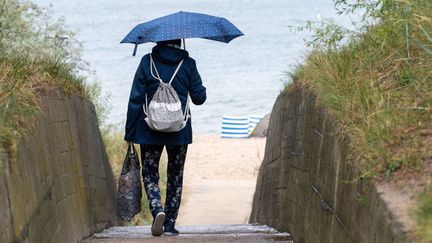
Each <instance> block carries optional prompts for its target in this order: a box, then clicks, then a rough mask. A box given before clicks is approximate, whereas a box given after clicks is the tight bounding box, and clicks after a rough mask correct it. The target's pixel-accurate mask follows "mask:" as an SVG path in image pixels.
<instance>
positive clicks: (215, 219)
mask: <svg viewBox="0 0 432 243" xmlns="http://www.w3.org/2000/svg"><path fill="white" fill-rule="evenodd" d="M264 148H265V138H249V139H223V138H220V137H219V135H216V134H198V135H195V136H194V138H193V143H192V144H191V145H190V146H189V148H188V154H187V158H186V163H185V172H184V195H183V199H182V202H181V207H180V211H179V216H178V220H177V224H178V225H192V224H236V223H238V224H240V223H246V222H247V221H248V219H249V214H250V211H251V207H252V197H253V194H254V192H255V184H256V177H257V172H258V169H259V166H260V164H261V161H262V158H263V156H264Z"/></svg>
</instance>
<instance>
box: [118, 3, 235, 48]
mask: <svg viewBox="0 0 432 243" xmlns="http://www.w3.org/2000/svg"><path fill="white" fill-rule="evenodd" d="M242 35H243V33H242V32H241V31H240V30H239V29H238V28H237V27H235V26H234V25H233V24H232V23H231V22H229V21H228V20H227V19H225V18H221V17H216V16H211V15H207V14H200V13H191V12H183V11H182V12H178V13H174V14H170V15H167V16H164V17H160V18H157V19H154V20H151V21H149V22H145V23H142V24H138V25H137V26H135V28H133V29H132V30H131V31H130V32H129V33H128V34H127V35H126V37H125V38H124V39H123V40H122V41H121V43H133V44H135V50H134V53H135V51H136V46H137V45H138V44H142V43H146V42H157V41H165V40H175V39H186V38H204V39H209V40H214V41H220V42H225V43H228V42H230V41H231V40H232V39H234V38H236V37H239V36H242Z"/></svg>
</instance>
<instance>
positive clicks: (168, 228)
mask: <svg viewBox="0 0 432 243" xmlns="http://www.w3.org/2000/svg"><path fill="white" fill-rule="evenodd" d="M163 234H164V235H166V236H175V235H178V234H179V231H178V230H176V229H175V228H174V226H173V225H166V226H165V229H164V233H163Z"/></svg>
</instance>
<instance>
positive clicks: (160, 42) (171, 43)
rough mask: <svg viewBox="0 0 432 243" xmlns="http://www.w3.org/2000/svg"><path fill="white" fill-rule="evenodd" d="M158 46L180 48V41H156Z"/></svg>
mask: <svg viewBox="0 0 432 243" xmlns="http://www.w3.org/2000/svg"><path fill="white" fill-rule="evenodd" d="M156 43H157V44H158V45H178V46H181V40H180V39H176V40H166V41H158V42H156Z"/></svg>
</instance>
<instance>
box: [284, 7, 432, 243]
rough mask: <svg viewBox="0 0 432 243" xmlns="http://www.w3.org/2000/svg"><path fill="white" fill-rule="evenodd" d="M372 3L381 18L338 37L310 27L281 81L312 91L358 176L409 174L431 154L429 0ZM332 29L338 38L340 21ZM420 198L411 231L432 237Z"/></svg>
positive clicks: (428, 196) (431, 218)
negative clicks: (302, 54)
mask: <svg viewBox="0 0 432 243" xmlns="http://www.w3.org/2000/svg"><path fill="white" fill-rule="evenodd" d="M338 2H339V3H340V4H342V5H344V4H346V2H347V1H342V0H341V1H338ZM352 2H356V3H364V2H365V1H363V2H362V1H352ZM376 2H379V3H381V5H378V6H380V7H375V9H374V8H370V9H369V11H370V12H369V14H370V16H373V17H374V18H375V19H378V20H379V21H376V24H375V25H368V24H367V23H363V27H364V28H363V29H362V31H359V32H356V33H355V35H351V36H350V37H349V38H348V39H345V40H343V41H342V42H341V43H335V38H328V37H327V36H324V34H326V35H327V34H330V35H331V34H332V31H331V30H332V28H324V29H323V30H321V31H316V36H315V39H314V42H313V46H314V47H315V48H314V50H313V51H312V52H311V53H310V54H309V55H308V57H307V58H306V61H305V63H304V64H303V65H300V66H297V67H296V68H295V69H293V70H292V72H291V74H290V76H291V78H292V80H293V82H294V83H293V84H289V85H288V87H287V88H290V87H296V86H297V85H305V86H308V87H310V88H311V89H313V90H314V91H315V92H316V93H317V96H318V100H319V102H320V103H321V104H322V105H324V106H325V107H327V108H328V111H329V113H330V114H331V115H332V116H334V117H335V118H336V119H337V120H338V122H339V123H340V125H341V129H340V130H341V131H340V132H341V133H342V134H345V135H347V136H349V138H350V140H351V146H352V151H353V153H352V157H351V158H350V159H351V160H352V161H353V162H355V163H356V164H357V166H358V167H359V168H360V171H361V173H360V175H359V177H361V178H369V179H370V178H376V177H389V176H392V175H394V172H395V171H398V170H404V171H407V172H409V173H411V174H414V175H415V174H416V173H417V172H419V171H420V170H422V168H423V166H424V163H425V161H426V158H428V157H429V156H431V155H432V150H431V149H430V147H429V146H428V144H427V143H426V142H425V140H426V137H425V136H428V135H424V134H428V132H427V131H430V130H431V129H432V126H431V121H432V85H431V84H432V14H431V13H432V1H430V0H416V1H402V0H382V1H381V0H377V1H376ZM348 8H349V6H348ZM330 27H331V26H330ZM333 29H335V30H338V31H337V32H335V33H336V34H337V36H336V37H338V38H339V37H340V36H341V35H339V34H340V33H341V32H340V31H339V30H340V28H333ZM323 33H324V34H323ZM336 39H337V38H336ZM402 174H403V173H402ZM419 200H420V205H421V206H420V208H419V210H418V211H417V234H418V235H419V238H420V240H423V241H424V242H431V241H432V208H431V207H432V206H431V205H432V192H431V190H429V191H427V192H426V193H424V194H423V195H422V196H421V197H420V198H419Z"/></svg>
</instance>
